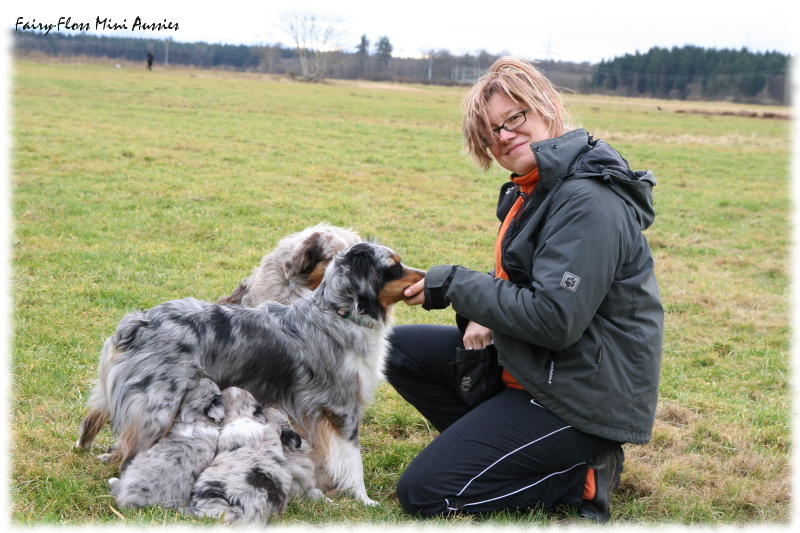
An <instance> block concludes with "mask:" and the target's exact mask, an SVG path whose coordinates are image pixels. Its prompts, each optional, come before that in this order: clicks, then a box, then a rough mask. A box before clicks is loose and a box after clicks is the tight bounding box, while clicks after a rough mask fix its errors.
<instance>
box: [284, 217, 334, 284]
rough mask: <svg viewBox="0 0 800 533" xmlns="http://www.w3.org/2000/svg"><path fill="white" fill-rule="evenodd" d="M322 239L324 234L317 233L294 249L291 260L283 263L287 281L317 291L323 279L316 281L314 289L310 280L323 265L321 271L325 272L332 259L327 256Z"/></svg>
mask: <svg viewBox="0 0 800 533" xmlns="http://www.w3.org/2000/svg"><path fill="white" fill-rule="evenodd" d="M322 238H323V234H322V233H321V232H319V231H315V232H313V233H312V234H311V235H309V236H308V237H306V238H305V239H303V241H302V242H301V243H300V244H298V245H297V246H295V247H294V249H293V250H292V254H291V256H290V257H289V259H287V260H286V262H284V263H283V275H284V276H286V279H288V280H293V281H295V282H296V283H300V284H301V285H307V286H309V288H311V289H315V288H316V285H319V281H320V280H321V279H322V278H321V276H320V280H315V281H316V285H314V286H313V287H312V286H311V284H310V283H309V278H310V277H311V276H312V274H313V273H314V272H315V270H317V269H318V267H319V266H320V264H321V263H322V268H321V270H322V271H324V266H325V265H327V264H328V261H330V258H329V257H326V256H325V249H324V247H323V245H322V242H321V239H322Z"/></svg>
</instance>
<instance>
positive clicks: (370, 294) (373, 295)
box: [346, 244, 384, 320]
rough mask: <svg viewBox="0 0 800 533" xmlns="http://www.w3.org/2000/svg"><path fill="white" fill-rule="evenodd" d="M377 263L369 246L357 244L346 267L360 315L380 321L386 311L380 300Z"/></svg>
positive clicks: (349, 256)
mask: <svg viewBox="0 0 800 533" xmlns="http://www.w3.org/2000/svg"><path fill="white" fill-rule="evenodd" d="M375 261H376V258H375V254H374V253H373V251H372V249H371V248H370V247H369V245H366V244H363V245H362V244H357V245H355V246H352V247H351V248H350V251H349V252H348V257H347V263H348V264H347V265H346V267H347V270H349V279H350V283H351V286H352V289H353V292H354V293H355V298H356V302H357V305H358V311H359V313H361V314H364V315H367V316H370V317H372V318H374V319H375V320H380V319H382V318H384V317H383V312H384V311H383V306H382V305H381V303H380V301H379V300H378V294H379V292H380V284H381V280H380V273H379V272H378V269H377V268H376V264H375Z"/></svg>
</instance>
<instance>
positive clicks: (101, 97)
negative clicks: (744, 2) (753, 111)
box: [10, 61, 792, 526]
mask: <svg viewBox="0 0 800 533" xmlns="http://www.w3.org/2000/svg"><path fill="white" fill-rule="evenodd" d="M13 66H14V71H13V87H12V91H13V92H12V101H11V106H12V107H11V111H12V117H11V118H12V121H13V123H12V135H13V143H14V146H13V154H12V169H11V170H12V184H11V190H12V193H13V197H12V215H13V219H14V223H15V227H14V233H13V251H12V254H13V256H12V261H13V264H12V266H13V272H12V288H13V299H14V302H13V303H14V312H13V324H12V326H13V346H12V349H11V365H12V368H11V371H12V381H13V393H12V398H11V406H10V409H11V413H10V419H11V436H12V442H11V450H10V462H11V465H10V469H11V475H12V479H11V482H10V489H11V499H12V502H11V503H12V510H11V517H12V521H13V523H14V524H17V525H52V524H60V525H99V524H104V525H105V524H122V523H125V524H135V525H159V524H187V523H191V522H192V521H191V520H188V519H184V518H181V517H179V516H177V515H175V514H174V513H172V512H168V511H163V510H159V509H147V510H137V511H128V512H124V513H123V512H120V511H118V510H117V509H116V506H115V503H114V501H113V499H112V498H111V497H110V496H109V494H108V487H107V483H106V480H107V479H108V478H109V477H111V476H112V475H114V474H115V471H114V468H113V467H110V466H108V465H104V464H101V463H100V462H99V461H97V460H96V459H95V458H94V457H92V456H90V455H87V454H85V453H77V452H75V451H74V450H73V448H72V446H73V443H74V442H75V439H76V437H77V432H78V426H79V423H80V421H81V419H82V417H83V415H84V414H85V402H86V400H87V397H88V394H89V392H90V390H91V387H92V381H93V379H95V377H96V366H97V359H98V356H99V353H100V348H101V346H102V342H103V340H104V338H105V337H106V336H107V335H109V334H110V333H111V332H112V331H113V330H114V328H115V326H116V324H117V322H118V321H119V320H120V319H121V318H122V317H123V316H124V315H125V314H126V313H128V312H130V311H133V310H136V309H143V308H149V307H151V306H153V305H155V304H158V303H160V302H162V301H164V300H168V299H173V298H177V297H183V296H194V297H199V298H203V299H209V300H214V299H216V298H217V297H219V296H221V295H223V294H228V293H229V292H230V291H231V290H232V289H233V288H234V287H235V286H236V284H237V283H238V282H239V281H240V280H241V279H243V278H244V277H246V276H247V275H248V274H249V273H250V271H251V269H252V268H253V267H254V266H255V265H256V264H257V263H258V261H259V259H260V258H261V257H262V256H263V255H264V254H265V253H267V252H268V251H269V250H270V249H271V247H272V246H273V245H274V244H275V243H276V242H277V241H278V240H279V239H280V238H281V237H282V236H284V235H286V234H288V233H290V232H294V231H299V230H300V229H303V228H304V227H306V226H309V225H312V224H316V223H318V222H320V221H327V222H330V223H332V224H336V225H342V226H347V227H353V228H355V229H357V230H358V231H359V232H360V233H361V234H362V235H369V236H374V237H377V238H378V239H379V240H381V241H382V242H384V243H385V244H387V245H389V246H391V247H392V248H394V249H395V250H396V251H398V252H399V253H400V254H401V255H402V257H403V259H404V262H406V263H407V264H409V265H411V266H414V267H417V268H421V269H426V268H428V267H429V266H431V265H434V264H441V263H455V264H462V265H465V266H469V267H471V268H474V269H476V270H488V269H489V268H490V267H491V265H490V257H491V246H492V242H493V236H494V234H495V232H496V230H497V224H498V223H497V220H496V219H495V218H494V205H495V200H496V192H497V188H498V187H499V185H500V183H501V182H502V181H503V180H505V179H506V175H505V174H504V173H503V172H501V171H500V170H499V169H496V170H491V171H489V172H487V173H485V174H481V173H479V172H478V171H477V170H475V169H474V168H473V167H472V166H471V164H470V162H469V161H468V159H467V158H466V157H464V156H463V155H462V154H461V143H460V130H459V119H460V117H459V102H460V98H461V96H462V94H463V93H464V89H463V88H441V87H424V86H406V85H389V84H368V83H355V82H354V83H343V82H336V83H330V84H325V85H307V84H302V83H295V82H290V81H287V80H281V79H277V78H271V77H265V76H259V75H255V74H235V73H226V72H207V71H197V70H177V69H176V70H157V71H154V72H147V71H145V70H144V69H143V68H141V67H137V68H127V67H125V68H121V69H116V68H113V67H111V66H105V65H70V64H50V63H36V62H27V61H18V62H15V63H14V65H13ZM569 100H570V103H571V111H572V114H573V117H574V118H575V120H576V122H579V123H581V124H582V125H583V126H584V127H586V128H587V129H588V130H589V131H590V132H591V133H593V134H594V135H595V136H596V137H599V138H605V139H606V140H608V141H609V142H611V143H612V144H613V145H614V146H615V147H616V148H617V149H619V150H620V152H621V153H622V154H623V155H625V156H626V158H627V159H628V161H629V162H630V163H631V166H632V167H634V168H636V169H645V168H649V169H652V170H653V172H654V173H655V176H656V179H657V181H658V185H657V187H656V188H655V190H654V196H655V205H656V211H657V218H656V222H655V225H654V226H653V227H652V228H651V229H649V230H648V231H647V236H648V239H649V241H650V243H651V246H652V248H653V251H654V254H655V257H656V268H657V275H658V278H659V282H660V285H661V292H662V297H663V300H664V305H665V309H666V332H665V345H664V360H663V372H662V379H661V394H660V402H659V410H658V419H657V421H656V426H655V430H654V438H653V440H652V442H651V443H649V444H648V445H645V446H626V456H627V461H626V465H625V466H626V468H625V472H624V473H623V477H622V485H621V487H620V490H619V491H617V492H616V493H615V496H614V512H613V517H612V520H613V521H614V522H615V523H618V524H620V523H622V524H627V523H633V524H642V525H646V524H701V525H710V526H716V525H753V524H787V523H788V522H789V520H790V515H791V506H792V500H791V496H790V494H791V486H790V477H791V476H790V449H791V442H790V437H791V409H790V405H791V394H790V386H789V379H790V378H789V371H790V357H789V349H790V347H789V344H790V327H789V315H790V308H789V285H790V283H789V259H790V257H789V249H790V237H791V231H790V223H789V221H790V210H791V205H790V204H791V202H790V195H789V160H790V152H791V150H790V122H789V121H787V120H774V119H772V120H768V119H761V118H746V117H739V116H735V115H734V116H726V115H710V114H694V113H679V112H676V111H684V110H690V109H692V110H696V109H701V108H702V109H708V110H725V111H739V110H742V109H747V108H745V107H743V106H738V105H734V104H726V103H706V104H703V103H695V102H692V103H686V102H674V101H654V100H628V99H621V98H608V97H595V96H572V97H570V99H569ZM758 111H759V112H762V111H765V109H761V108H759V109H758ZM769 111H773V112H776V113H780V114H787V113H788V110H787V109H786V108H770V109H769ZM396 322H397V323H400V324H404V323H414V322H430V323H441V324H451V323H452V311H449V310H446V311H436V312H430V313H428V312H425V311H423V310H421V309H419V308H417V307H415V308H409V307H407V306H405V305H403V304H400V305H398V306H397V307H396ZM434 436H435V431H434V430H432V429H430V428H429V427H428V426H427V424H426V422H425V421H424V419H422V418H421V417H420V416H419V415H418V414H416V412H415V411H413V410H412V409H411V408H409V407H408V406H407V405H406V404H405V403H404V402H403V401H402V400H401V399H400V398H399V397H398V396H397V395H396V394H395V393H394V392H393V390H391V388H389V387H387V386H386V385H382V386H381V388H380V389H379V393H378V396H377V399H376V401H375V403H374V404H373V405H372V406H371V407H370V408H369V409H368V411H367V416H366V421H365V426H364V429H363V432H362V447H363V452H364V460H365V469H366V482H367V489H368V492H369V494H370V496H371V497H372V498H373V499H376V500H378V501H379V502H380V503H381V505H380V506H378V507H376V508H369V509H367V508H364V507H362V506H361V505H360V504H358V503H356V502H354V501H351V500H348V499H346V498H337V499H336V500H335V502H334V503H333V504H309V503H304V502H297V503H294V504H292V505H291V507H290V509H289V510H288V512H287V513H286V514H285V515H284V516H283V517H282V518H281V519H280V520H279V523H280V524H285V525H303V526H305V525H312V524H313V525H321V524H336V525H343V524H347V525H409V524H416V523H417V522H416V521H415V520H414V519H412V518H409V517H408V516H406V515H405V514H404V513H403V512H402V510H401V509H400V507H399V505H398V504H397V502H396V499H395V498H394V495H393V491H394V486H395V483H396V480H397V478H398V476H399V474H400V473H401V472H402V471H403V469H404V468H405V466H406V465H407V464H408V462H409V461H410V460H411V459H412V458H413V457H414V456H415V455H416V453H418V451H419V450H420V449H421V448H423V447H424V446H425V445H426V443H428V442H429V441H430V439H431V438H433V437H434ZM111 442H112V439H111V435H110V433H109V431H108V430H104V431H103V432H101V435H100V438H99V442H98V443H97V444H96V450H103V449H104V447H107V446H108V445H110V443H111ZM563 519H564V517H563V516H561V515H553V514H548V513H544V512H535V513H529V514H518V513H497V514H495V515H492V516H488V517H482V518H480V519H478V518H474V517H473V518H470V517H460V518H454V519H451V520H449V521H446V522H445V521H434V522H433V523H434V524H440V523H446V524H473V523H481V524H487V523H488V524H493V525H497V524H503V525H531V524H542V525H546V524H551V523H556V522H557V523H562V520H563Z"/></svg>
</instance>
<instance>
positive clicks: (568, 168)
mask: <svg viewBox="0 0 800 533" xmlns="http://www.w3.org/2000/svg"><path fill="white" fill-rule="evenodd" d="M590 148H591V146H590V145H589V133H588V132H587V131H586V130H585V129H582V128H581V129H577V130H572V131H569V132H567V133H565V134H564V135H562V136H560V137H553V138H552V139H546V140H544V141H539V142H535V143H532V144H531V150H533V153H534V154H535V155H536V161H537V163H538V165H539V176H540V178H539V179H540V182H539V183H540V185H542V186H544V187H546V188H548V189H549V188H550V187H551V186H552V184H553V183H554V182H555V181H557V180H559V179H561V178H563V177H564V176H568V175H570V174H572V173H573V172H575V168H576V166H577V159H578V156H579V155H581V154H583V153H584V152H586V151H588V150H589V149H590Z"/></svg>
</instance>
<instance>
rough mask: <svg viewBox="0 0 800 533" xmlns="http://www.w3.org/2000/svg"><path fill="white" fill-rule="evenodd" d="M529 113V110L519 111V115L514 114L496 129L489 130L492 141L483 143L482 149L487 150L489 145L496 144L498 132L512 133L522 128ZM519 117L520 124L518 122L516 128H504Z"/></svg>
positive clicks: (498, 136)
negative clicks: (520, 118)
mask: <svg viewBox="0 0 800 533" xmlns="http://www.w3.org/2000/svg"><path fill="white" fill-rule="evenodd" d="M530 112H531V110H530V109H525V110H524V111H520V112H519V113H514V114H513V115H511V116H510V117H508V118H507V119H506V120H505V121H503V123H502V124H500V125H499V126H498V127H496V128H492V129H491V132H492V141H491V142H487V141H484V143H483V147H484V148H489V147H490V146H491V145H493V144H494V143H496V142H497V139H499V138H500V130H506V131H514V130H515V129H517V128H519V127H520V126H522V125H523V124H525V121H526V120H528V117H527V116H526V114H527V113H530ZM519 115H522V122H520V123H519V124H517V125H516V126H514V127H513V128H509V127H508V126H506V124H507V123H508V122H511V121H512V120H516V119H517V117H518V116H519Z"/></svg>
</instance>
